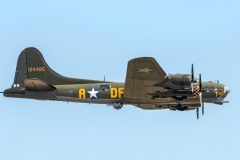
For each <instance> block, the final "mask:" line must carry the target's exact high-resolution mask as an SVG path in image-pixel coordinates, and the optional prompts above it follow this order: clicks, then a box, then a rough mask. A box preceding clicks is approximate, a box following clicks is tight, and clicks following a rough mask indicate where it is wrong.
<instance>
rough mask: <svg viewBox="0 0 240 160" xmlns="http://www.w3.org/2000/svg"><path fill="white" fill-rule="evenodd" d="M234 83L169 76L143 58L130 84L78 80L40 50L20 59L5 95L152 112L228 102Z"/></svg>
mask: <svg viewBox="0 0 240 160" xmlns="http://www.w3.org/2000/svg"><path fill="white" fill-rule="evenodd" d="M229 92H230V89H229V87H227V86H225V85H223V84H219V83H214V82H213V81H209V82H202V81H201V74H200V75H199V81H197V80H196V78H194V74H193V65H192V73H191V75H188V74H175V75H166V73H165V72H164V71H163V69H162V68H161V67H160V66H159V64H158V63H157V61H156V60H155V59H154V58H151V57H141V58H136V59H132V60H130V61H129V62H128V67H127V75H126V81H125V83H115V82H107V81H97V80H88V79H76V78H68V77H65V76H62V75H60V74H58V73H56V72H55V71H53V70H52V69H51V68H50V67H49V66H48V65H47V63H46V62H45V60H44V58H43V56H42V54H41V52H40V51H39V50H37V49H36V48H33V47H29V48H26V49H24V50H23V51H22V52H21V54H20V55H19V58H18V63H17V68H16V72H15V78H14V83H13V85H12V87H11V88H9V89H6V90H5V91H4V92H3V93H4V94H3V95H4V96H5V97H14V98H28V99H36V100H55V101H67V102H81V103H97V104H108V105H109V104H110V105H113V108H115V109H121V108H122V106H123V104H131V105H134V106H136V107H139V108H142V109H146V110H156V109H170V110H179V111H188V110H195V109H197V118H198V117H199V116H198V113H199V108H200V107H202V114H204V103H214V104H219V105H222V104H223V103H225V102H227V101H224V99H225V98H226V97H227V95H228V94H229Z"/></svg>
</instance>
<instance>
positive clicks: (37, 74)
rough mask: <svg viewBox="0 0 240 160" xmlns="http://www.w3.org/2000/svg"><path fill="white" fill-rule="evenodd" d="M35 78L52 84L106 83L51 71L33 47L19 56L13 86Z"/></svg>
mask: <svg viewBox="0 0 240 160" xmlns="http://www.w3.org/2000/svg"><path fill="white" fill-rule="evenodd" d="M32 78H37V79H41V80H43V81H45V82H47V83H49V84H52V85H62V84H86V83H107V82H105V81H94V80H87V79H76V78H68V77H65V76H61V75H60V74H58V73H56V72H55V71H53V70H52V69H51V68H50V67H49V66H48V64H47V63H46V61H45V60H44V58H43V56H42V54H41V52H40V51H39V50H38V49H36V48H33V47H29V48H26V49H24V50H23V51H22V52H21V53H20V55H19V57H18V63H17V68H16V73H15V79H14V84H13V87H19V86H23V85H24V79H32Z"/></svg>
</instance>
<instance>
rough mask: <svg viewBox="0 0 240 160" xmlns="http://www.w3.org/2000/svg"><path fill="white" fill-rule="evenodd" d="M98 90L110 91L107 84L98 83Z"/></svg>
mask: <svg viewBox="0 0 240 160" xmlns="http://www.w3.org/2000/svg"><path fill="white" fill-rule="evenodd" d="M100 91H110V86H109V85H100Z"/></svg>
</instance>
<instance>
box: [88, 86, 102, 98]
mask: <svg viewBox="0 0 240 160" xmlns="http://www.w3.org/2000/svg"><path fill="white" fill-rule="evenodd" d="M87 92H88V93H89V94H90V97H89V98H92V97H95V98H97V93H98V92H99V91H95V90H94V88H92V91H87Z"/></svg>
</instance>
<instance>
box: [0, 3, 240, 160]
mask: <svg viewBox="0 0 240 160" xmlns="http://www.w3.org/2000/svg"><path fill="white" fill-rule="evenodd" d="M0 20H1V23H0V55H1V58H0V68H1V72H0V78H1V86H0V91H4V89H6V88H10V87H11V85H12V83H13V79H14V72H15V69H16V64H17V58H18V56H19V54H20V52H21V51H22V50H23V49H24V48H26V47H31V46H33V47H36V48H38V49H39V50H40V51H41V52H42V54H43V56H44V58H45V60H46V61H47V63H48V64H49V65H50V66H51V68H52V69H54V70H55V71H56V72H58V73H60V74H62V75H65V76H68V77H75V78H86V79H96V80H103V77H104V75H105V76H106V80H107V81H114V82H124V81H125V76H126V69H127V62H128V61H129V60H130V59H132V58H136V57H142V56H149V57H154V58H155V59H156V60H157V61H158V63H159V64H160V65H161V67H162V68H163V69H164V70H165V72H166V73H171V74H175V73H184V74H190V71H191V64H192V63H194V66H195V76H196V77H198V74H199V73H201V74H202V79H203V81H209V80H220V83H222V84H225V85H227V86H229V87H230V89H231V92H230V94H229V95H228V97H227V99H226V100H229V101H230V103H229V104H224V105H222V106H219V105H214V104H205V115H204V117H202V116H200V120H198V121H197V119H196V111H187V112H180V111H176V112H174V111H170V110H160V111H146V110H141V109H139V108H135V107H134V106H131V105H125V106H124V107H123V108H122V109H121V110H114V109H113V108H112V107H107V106H106V105H98V104H91V105H89V104H81V103H65V102H51V101H36V100H25V99H12V98H5V97H3V96H0V159H1V160H33V159H34V160H43V159H44V160H53V159H57V160H66V159H71V160H79V159H84V160H100V159H101V160H113V159H116V160H123V159H124V160H133V159H137V160H146V159H147V160H155V159H156V160H157V159H164V160H165V159H169V160H176V159H178V160H188V159H191V160H192V159H195V160H200V159H201V160H202V159H206V160H210V159H211V160H212V159H218V160H220V159H222V160H225V159H233V160H234V159H240V156H239V149H240V138H239V135H240V117H239V115H240V105H239V101H238V100H239V89H240V88H239V79H240V76H239V60H240V56H239V52H240V1H239V0H228V1H223V0H202V1H192V0H184V1H178V0H175V1H171V0H165V1H164V0H148V1H140V0H121V1H110V0H109V1H108V0H102V1H92V0H89V1H71V0H69V1H59V0H58V1H56V0H55V1H51V2H50V1H45V0H41V1H30V0H22V1H3V0H2V1H1V2H0ZM200 111H201V110H200Z"/></svg>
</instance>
